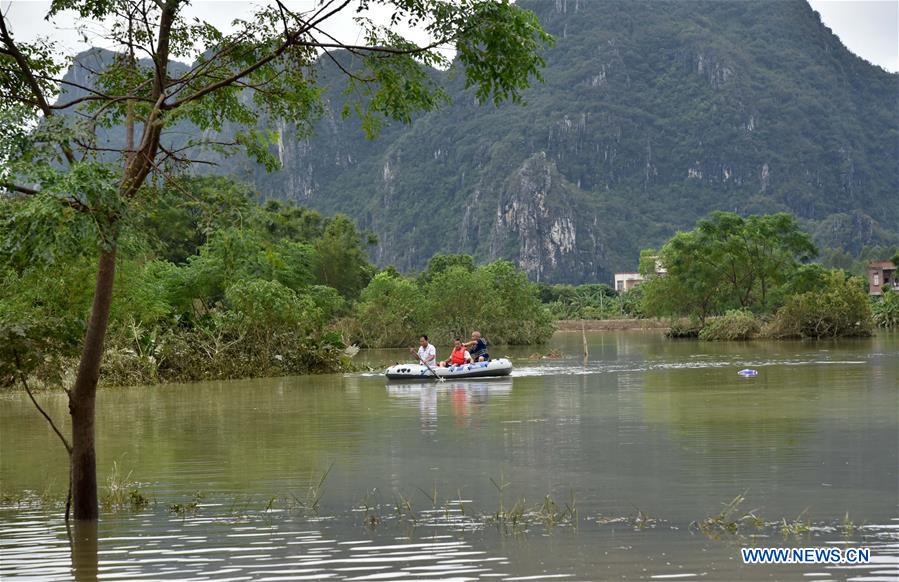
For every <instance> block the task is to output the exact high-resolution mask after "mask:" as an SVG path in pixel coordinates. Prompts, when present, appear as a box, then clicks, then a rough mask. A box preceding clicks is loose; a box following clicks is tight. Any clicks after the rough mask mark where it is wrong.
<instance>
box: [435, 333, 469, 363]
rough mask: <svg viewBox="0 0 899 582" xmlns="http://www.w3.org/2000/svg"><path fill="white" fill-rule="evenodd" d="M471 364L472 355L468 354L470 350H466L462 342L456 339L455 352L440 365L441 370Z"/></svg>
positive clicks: (454, 343) (454, 341) (454, 342)
mask: <svg viewBox="0 0 899 582" xmlns="http://www.w3.org/2000/svg"><path fill="white" fill-rule="evenodd" d="M470 363H471V354H469V353H468V350H466V349H465V346H464V345H463V344H462V340H460V339H459V338H456V339H454V340H453V352H452V353H451V354H450V357H449V358H448V359H446V360H443V361H442V362H440V364H438V365H439V366H440V367H441V368H445V367H447V366H461V365H463V364H470Z"/></svg>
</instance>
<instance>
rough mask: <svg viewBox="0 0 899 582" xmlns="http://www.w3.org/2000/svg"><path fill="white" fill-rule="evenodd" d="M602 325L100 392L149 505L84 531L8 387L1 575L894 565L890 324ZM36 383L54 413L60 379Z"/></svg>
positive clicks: (836, 576)
mask: <svg viewBox="0 0 899 582" xmlns="http://www.w3.org/2000/svg"><path fill="white" fill-rule="evenodd" d="M588 343H589V358H588V359H587V361H586V362H585V361H584V358H583V354H582V346H581V336H580V334H579V333H568V334H557V335H556V336H555V337H554V338H553V340H552V343H551V344H550V345H549V346H543V347H541V348H540V352H541V353H544V354H545V353H547V352H548V351H549V350H550V349H552V348H555V349H559V350H561V352H562V357H561V358H555V359H549V358H543V359H535V358H530V359H529V358H528V356H529V355H530V354H531V352H534V351H536V349H534V348H531V349H525V350H522V349H508V350H506V349H503V348H496V347H494V348H493V349H491V353H493V355H494V356H503V355H509V356H510V357H512V358H513V359H514V360H513V361H514V363H515V372H514V373H513V376H512V377H511V378H506V379H498V380H492V381H486V380H479V381H447V382H445V383H440V384H438V383H435V382H426V383H391V382H386V381H385V379H384V378H383V377H382V376H381V375H380V374H379V372H378V371H373V372H371V373H357V374H349V375H345V376H316V377H298V378H275V379H264V380H248V381H234V382H214V383H205V384H190V385H167V386H154V387H136V388H126V389H113V390H103V391H101V392H100V394H99V396H98V401H97V407H98V413H97V415H98V459H99V461H98V469H99V470H100V473H101V476H100V479H101V482H102V483H106V480H107V479H108V478H109V477H110V475H111V473H112V471H113V463H114V462H115V470H116V471H117V473H118V477H119V480H122V478H123V477H125V476H127V475H128V474H129V473H130V478H129V479H127V480H130V481H132V482H134V484H133V485H129V486H128V490H129V491H130V489H136V490H138V491H139V492H140V494H141V495H143V496H145V497H146V498H147V499H148V501H149V503H148V504H147V505H144V506H140V507H137V508H133V509H129V510H121V511H111V510H107V511H105V512H104V514H103V518H102V520H101V522H100V524H99V528H98V531H97V532H92V531H81V530H79V531H77V532H73V535H74V537H75V538H76V541H75V542H74V543H73V542H71V541H70V538H69V536H68V535H67V532H66V528H65V525H64V523H63V521H62V519H61V514H60V511H59V509H58V506H56V505H53V504H52V503H44V504H42V503H40V502H39V500H38V499H39V498H40V497H45V498H47V499H49V498H53V497H54V495H55V496H56V497H58V496H59V494H61V493H63V492H64V491H65V487H66V459H65V455H64V451H63V450H62V448H61V446H60V445H59V443H58V441H57V440H56V437H55V435H53V433H52V432H51V431H50V430H49V429H48V428H47V426H46V425H45V423H44V421H43V419H42V418H41V417H40V416H39V415H38V413H37V412H36V411H35V410H34V408H33V406H32V404H31V403H30V402H29V401H28V400H27V397H25V396H24V394H19V393H13V394H7V395H5V396H3V397H2V398H0V485H2V490H3V492H4V500H5V501H4V505H2V506H0V578H2V579H7V578H16V579H19V578H21V579H28V578H30V579H35V580H52V579H57V580H69V579H72V578H73V577H77V578H78V579H82V580H89V579H101V580H113V579H127V580H135V579H143V580H158V579H173V580H174V579H177V580H187V579H216V580H319V579H332V580H394V579H396V580H474V579H484V580H491V579H493V580H543V579H552V580H555V579H559V580H640V579H646V580H651V579H656V580H666V579H674V580H693V579H696V580H769V579H770V580H891V581H895V580H899V474H897V467H899V335H897V334H881V335H880V336H878V337H875V338H871V339H863V340H852V341H836V342H817V343H815V342H777V343H767V342H752V343H727V344H711V343H697V342H693V341H668V340H665V339H664V338H663V337H662V336H661V334H659V333H656V332H614V333H591V334H588ZM440 348H442V352H443V353H444V354H445V353H446V351H447V349H446V347H445V346H440ZM357 359H360V360H361V361H365V362H368V363H370V364H371V365H372V367H373V368H375V369H376V370H381V368H382V367H383V366H385V365H386V364H388V363H393V362H394V361H396V360H398V359H400V360H401V359H405V358H404V356H403V353H402V352H390V351H378V352H363V353H360V354H359V355H358V356H357ZM743 368H753V369H756V370H758V372H759V374H758V376H756V377H753V378H744V377H741V376H739V375H738V374H737V372H738V371H739V370H741V369H743ZM39 398H40V399H41V401H42V402H43V403H45V406H46V408H47V409H48V411H49V412H50V413H51V414H52V415H53V416H55V417H56V418H57V419H62V420H63V421H65V420H66V418H65V412H66V407H65V402H64V399H63V397H61V396H59V395H49V394H44V395H41V396H39ZM23 492H26V493H23ZM740 495H742V496H743V497H745V501H743V502H742V503H740V504H739V505H738V506H737V507H736V508H735V509H734V511H733V512H731V513H728V514H726V516H725V518H724V519H721V520H718V521H715V520H711V521H707V518H709V517H710V516H715V515H717V514H719V513H721V512H722V511H723V510H724V509H725V504H727V503H729V502H731V501H732V500H734V499H735V498H737V496H740ZM750 516H755V518H757V519H751V518H750ZM741 517H746V519H743V520H740V518H741ZM738 520H739V523H738V524H737V525H736V529H737V531H736V532H735V533H732V532H730V531H728V530H727V527H726V523H730V522H731V521H734V522H736V521H738ZM719 526H721V527H719ZM747 546H755V547H763V546H782V547H788V546H804V547H810V546H816V547H818V546H832V547H838V548H847V547H855V546H863V547H869V548H870V549H871V561H870V563H868V564H865V565H853V566H848V565H840V566H834V565H823V564H822V565H803V566H796V565H780V566H757V565H744V564H743V561H742V559H741V557H740V548H741V547H747Z"/></svg>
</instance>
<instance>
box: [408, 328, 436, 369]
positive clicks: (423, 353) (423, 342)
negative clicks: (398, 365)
mask: <svg viewBox="0 0 899 582" xmlns="http://www.w3.org/2000/svg"><path fill="white" fill-rule="evenodd" d="M418 343H419V347H418V359H419V360H421V361H422V362H424V364H425V366H427V367H429V368H433V367H434V364H436V363H437V348H435V347H434V346H433V345H431V343H429V342H428V336H426V335H423V336H421V337H420V338H418ZM409 352H410V353H413V354H414V353H415V350H414V349H412V348H409Z"/></svg>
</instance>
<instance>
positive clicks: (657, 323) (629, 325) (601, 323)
mask: <svg viewBox="0 0 899 582" xmlns="http://www.w3.org/2000/svg"><path fill="white" fill-rule="evenodd" d="M555 325H556V331H581V330H582V329H584V330H586V331H625V330H647V329H649V330H655V331H668V329H669V328H670V327H671V325H670V323H669V322H668V321H663V320H661V319H559V320H557V321H556V322H555Z"/></svg>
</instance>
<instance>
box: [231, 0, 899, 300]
mask: <svg viewBox="0 0 899 582" xmlns="http://www.w3.org/2000/svg"><path fill="white" fill-rule="evenodd" d="M520 4H521V5H522V6H523V7H526V8H529V9H531V10H533V11H534V12H535V13H536V14H537V15H538V17H539V18H540V20H541V22H542V23H543V25H544V27H545V28H546V29H547V30H548V31H549V32H550V33H551V34H553V35H554V36H555V37H556V39H557V41H556V45H555V47H554V48H552V49H550V50H548V51H547V52H546V62H547V65H546V68H545V70H544V77H545V83H544V84H536V85H535V86H534V87H533V88H532V89H530V90H529V91H528V92H527V93H526V96H525V98H526V101H527V106H526V107H520V106H514V105H503V106H501V107H499V108H494V107H492V106H484V107H478V106H477V105H476V104H475V103H474V99H473V97H472V96H471V95H470V94H468V93H466V92H465V91H464V90H463V88H462V86H461V80H459V79H452V78H451V74H450V73H444V72H439V73H436V74H438V75H440V76H443V77H445V78H447V79H448V81H447V82H448V86H449V93H450V96H451V97H452V99H453V102H452V104H451V105H449V106H447V107H446V108H444V109H442V110H440V111H436V112H432V113H428V114H424V115H421V116H419V118H418V119H417V120H416V121H415V123H414V124H413V125H411V126H408V127H406V126H391V127H389V128H387V129H386V130H385V131H384V132H383V133H382V135H381V136H380V138H379V139H378V140H376V141H366V140H365V139H364V138H363V137H362V134H361V132H360V130H359V127H358V123H357V122H354V121H352V120H350V121H344V120H341V119H340V115H339V113H338V112H339V111H340V108H341V105H342V100H341V97H340V94H339V91H337V89H335V90H332V91H329V93H328V94H327V101H328V103H329V110H328V113H327V115H326V116H325V118H324V119H323V120H322V121H321V122H320V123H319V124H318V126H317V131H316V135H315V136H314V137H313V138H312V139H311V140H309V141H300V140H297V139H296V138H295V133H294V130H293V128H291V127H290V126H287V125H285V124H280V123H275V124H274V125H276V126H277V129H279V130H280V131H281V139H280V142H279V144H278V145H277V146H276V148H275V149H276V153H277V154H278V156H279V158H280V159H281V162H282V165H283V169H282V170H281V171H278V172H275V173H271V174H267V173H265V171H264V170H262V169H261V168H258V167H256V166H255V165H253V164H251V163H249V162H248V161H247V160H243V159H239V158H238V159H236V160H231V161H229V162H228V164H227V169H228V171H229V172H233V173H236V174H237V175H238V176H239V177H241V178H243V179H246V180H249V181H251V182H253V183H255V184H256V185H257V187H258V188H259V189H260V191H261V192H262V193H263V194H264V195H265V196H267V197H277V198H284V199H291V200H295V201H297V202H299V203H301V204H304V205H307V206H311V207H313V208H317V209H319V210H321V211H323V212H327V213H333V212H344V213H346V214H348V215H350V216H351V217H353V218H354V219H355V220H356V221H357V222H358V223H359V225H360V226H361V227H362V228H367V229H371V230H373V231H374V232H375V233H377V234H378V236H379V239H380V244H379V245H378V246H377V248H376V249H375V251H374V253H375V257H374V258H375V260H376V261H377V262H378V263H379V264H382V265H387V264H393V265H395V266H397V267H398V268H399V269H401V270H414V269H420V268H422V267H423V266H424V265H425V264H426V262H427V260H428V259H429V258H430V257H431V256H432V255H433V254H434V253H437V252H465V253H470V254H473V255H474V256H475V257H476V258H477V259H478V260H492V259H495V258H509V259H512V260H514V261H516V262H517V263H518V264H519V265H521V266H522V267H523V268H525V269H526V270H527V271H528V273H529V275H530V276H531V278H532V279H535V280H546V281H567V282H582V281H595V280H599V281H603V282H611V273H612V272H613V271H618V270H633V269H635V267H636V263H637V258H638V254H639V250H640V249H641V248H644V247H647V246H655V245H658V244H660V243H661V242H663V241H664V240H665V239H667V238H668V237H669V236H670V235H671V234H672V233H673V232H674V231H675V230H676V229H684V228H689V227H691V226H692V225H693V223H694V222H695V220H696V219H697V218H699V217H701V216H703V215H705V214H707V213H708V212H709V211H711V210H714V209H722V210H733V211H737V212H740V213H761V212H775V211H781V210H783V211H789V212H792V213H794V214H796V215H797V216H799V217H800V218H801V219H802V220H803V222H804V224H805V225H806V227H807V228H808V229H809V230H810V231H811V232H813V233H814V234H815V236H816V238H817V240H818V241H819V242H821V243H823V244H825V245H827V246H835V247H841V248H845V249H849V250H852V251H853V252H858V250H859V249H860V248H861V247H862V246H864V245H873V244H896V243H897V241H899V115H897V111H899V75H897V74H890V73H887V72H886V71H884V70H882V69H880V68H878V67H875V66H873V65H871V64H869V63H867V62H865V61H863V60H862V59H860V58H858V57H856V56H855V55H853V54H851V53H850V52H849V51H848V50H847V49H846V48H845V47H844V46H843V45H842V43H840V41H839V39H838V38H837V37H836V36H835V35H834V34H833V33H832V32H831V31H830V30H829V29H828V28H827V27H825V26H824V25H823V24H822V23H821V22H820V19H819V17H818V16H817V14H816V13H815V12H814V11H813V10H812V9H811V8H810V7H809V6H808V4H807V3H805V2H804V1H787V2H781V1H772V2H768V1H756V2H687V1H679V2H654V1H642V0H635V1H629V2H623V1H615V2H609V1H604V0H521V2H520ZM333 74H334V72H333V71H331V70H329V66H327V65H326V64H325V65H323V66H322V70H321V74H320V78H321V79H322V80H323V81H325V82H327V80H328V79H329V76H330V75H333Z"/></svg>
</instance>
